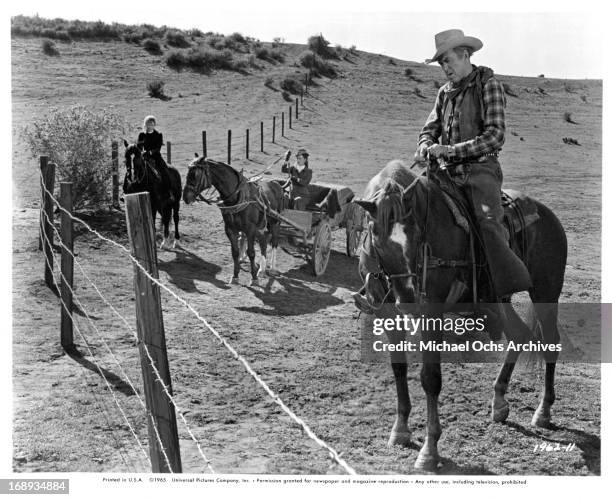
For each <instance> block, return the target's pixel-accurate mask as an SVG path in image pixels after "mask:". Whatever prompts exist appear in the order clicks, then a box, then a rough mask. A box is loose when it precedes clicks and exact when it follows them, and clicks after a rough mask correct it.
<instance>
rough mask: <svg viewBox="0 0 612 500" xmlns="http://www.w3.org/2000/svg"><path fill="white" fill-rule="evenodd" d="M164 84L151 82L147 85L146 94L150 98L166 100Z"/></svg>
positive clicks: (156, 81) (157, 81) (155, 81)
mask: <svg viewBox="0 0 612 500" xmlns="http://www.w3.org/2000/svg"><path fill="white" fill-rule="evenodd" d="M164 86H165V83H164V82H163V81H162V80H152V81H150V82H149V83H147V92H148V93H149V96H150V97H156V98H157V99H166V98H167V97H166V94H165V93H164Z"/></svg>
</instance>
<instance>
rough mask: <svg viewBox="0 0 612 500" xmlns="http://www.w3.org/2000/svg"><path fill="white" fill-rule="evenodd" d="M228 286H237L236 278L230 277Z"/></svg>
mask: <svg viewBox="0 0 612 500" xmlns="http://www.w3.org/2000/svg"><path fill="white" fill-rule="evenodd" d="M227 284H228V285H236V284H238V278H236V277H234V276H232V277H231V278H230V279H229V281H228V282H227Z"/></svg>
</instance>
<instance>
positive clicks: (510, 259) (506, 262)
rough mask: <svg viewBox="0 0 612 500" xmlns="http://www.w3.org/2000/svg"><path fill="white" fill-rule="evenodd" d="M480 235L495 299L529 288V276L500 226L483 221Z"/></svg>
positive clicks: (493, 222) (492, 221)
mask: <svg viewBox="0 0 612 500" xmlns="http://www.w3.org/2000/svg"><path fill="white" fill-rule="evenodd" d="M480 234H481V237H482V240H483V244H484V250H485V254H486V257H487V263H488V266H489V271H490V273H491V277H492V279H493V287H494V295H495V297H505V296H508V295H511V294H513V293H516V292H522V291H524V290H529V288H531V286H532V284H531V276H530V275H529V271H528V270H527V268H526V267H525V264H524V263H523V261H521V259H519V257H518V256H517V255H516V254H515V253H514V252H513V251H512V250H511V249H510V246H509V245H508V241H507V240H506V239H505V237H504V236H505V235H504V230H503V227H502V225H501V224H499V223H497V222H496V221H495V220H492V219H487V220H483V221H482V222H481V224H480Z"/></svg>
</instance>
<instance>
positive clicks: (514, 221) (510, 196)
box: [439, 183, 540, 298]
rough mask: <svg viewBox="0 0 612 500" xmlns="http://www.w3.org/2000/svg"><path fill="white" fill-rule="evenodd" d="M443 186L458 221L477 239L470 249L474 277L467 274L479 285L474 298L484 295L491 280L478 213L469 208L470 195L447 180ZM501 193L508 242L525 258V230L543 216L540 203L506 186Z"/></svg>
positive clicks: (503, 221)
mask: <svg viewBox="0 0 612 500" xmlns="http://www.w3.org/2000/svg"><path fill="white" fill-rule="evenodd" d="M439 186H440V188H441V189H442V193H443V196H444V201H445V203H446V205H447V206H448V208H449V209H450V211H451V212H452V214H453V218H454V221H455V224H456V225H457V226H459V227H460V228H462V229H463V230H464V231H465V232H466V233H467V234H468V235H470V238H471V240H472V241H473V242H474V243H473V244H472V245H471V250H470V253H471V255H470V257H471V262H472V277H471V279H469V278H467V277H466V281H468V282H470V281H471V282H472V285H473V287H475V289H474V290H473V291H472V293H473V296H474V298H476V297H482V293H481V292H482V290H483V288H485V289H488V288H489V287H490V286H491V283H490V275H489V273H488V266H487V260H486V256H485V251H484V247H483V246H482V242H481V240H480V238H479V233H478V230H477V229H476V228H477V224H476V221H475V219H474V215H473V213H472V211H471V210H470V209H469V208H468V207H469V204H468V201H467V199H466V198H465V197H464V196H463V195H462V194H460V192H458V191H455V190H452V189H450V188H449V187H448V186H446V185H444V184H443V183H440V184H439ZM500 197H501V205H502V208H503V210H504V215H503V219H502V225H503V227H504V228H505V230H506V236H507V241H508V244H509V246H510V249H511V250H512V251H513V252H514V253H515V254H516V255H518V256H519V257H520V258H522V259H524V256H525V255H526V245H527V240H526V238H525V237H524V235H523V232H524V230H525V228H527V227H528V226H530V225H531V224H533V223H534V222H536V221H537V220H538V219H539V218H540V216H539V214H538V209H537V205H536V204H535V202H534V201H533V200H532V199H531V198H529V197H528V196H526V195H525V194H524V193H522V192H520V191H517V190H513V189H502V190H501V192H500Z"/></svg>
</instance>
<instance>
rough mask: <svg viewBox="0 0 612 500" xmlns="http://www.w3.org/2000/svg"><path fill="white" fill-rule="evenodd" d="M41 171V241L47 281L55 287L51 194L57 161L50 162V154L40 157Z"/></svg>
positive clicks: (50, 286)
mask: <svg viewBox="0 0 612 500" xmlns="http://www.w3.org/2000/svg"><path fill="white" fill-rule="evenodd" d="M40 171H41V172H42V179H41V191H42V208H41V217H40V218H41V238H40V239H41V241H42V250H43V252H44V253H45V283H46V284H47V286H48V287H49V288H53V286H54V283H53V227H52V224H53V201H52V200H51V194H47V192H46V191H45V188H46V190H47V191H49V193H53V189H54V188H55V163H49V157H48V156H44V155H43V156H41V157H40ZM43 186H44V187H43Z"/></svg>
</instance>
